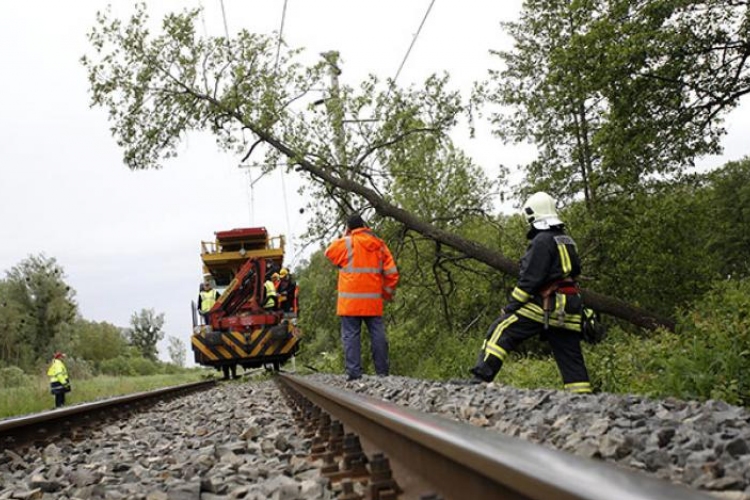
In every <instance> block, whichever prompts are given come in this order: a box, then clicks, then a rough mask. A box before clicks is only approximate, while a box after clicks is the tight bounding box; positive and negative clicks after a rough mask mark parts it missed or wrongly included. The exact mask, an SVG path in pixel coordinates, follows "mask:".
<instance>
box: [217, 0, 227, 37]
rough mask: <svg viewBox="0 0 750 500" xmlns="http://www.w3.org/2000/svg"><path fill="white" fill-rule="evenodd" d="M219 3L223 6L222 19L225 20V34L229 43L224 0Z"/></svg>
mask: <svg viewBox="0 0 750 500" xmlns="http://www.w3.org/2000/svg"><path fill="white" fill-rule="evenodd" d="M219 3H220V4H221V18H222V19H223V20H224V34H225V35H226V37H227V41H229V28H228V27H227V13H226V11H225V10H224V0H219Z"/></svg>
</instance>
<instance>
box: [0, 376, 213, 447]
mask: <svg viewBox="0 0 750 500" xmlns="http://www.w3.org/2000/svg"><path fill="white" fill-rule="evenodd" d="M215 384H216V382H215V381H214V380H206V381H201V382H192V383H189V384H182V385H176V386H171V387H164V388H161V389H155V390H152V391H144V392H136V393H133V394H127V395H125V396H117V397H113V398H109V399H103V400H101V401H92V402H90V403H82V404H77V405H73V406H67V407H63V408H58V409H55V410H51V411H46V412H41V413H35V414H32V415H24V416H21V417H12V418H8V419H5V420H0V450H3V449H5V448H6V447H13V446H18V445H20V444H23V443H24V442H26V441H28V440H30V439H39V438H42V437H46V436H49V435H53V434H57V433H60V432H64V431H68V430H70V429H74V428H75V427H77V426H80V425H90V424H91V423H92V419H96V418H106V417H111V416H112V414H113V413H115V412H117V411H118V410H120V409H130V408H131V407H133V406H140V405H144V404H150V403H155V402H158V401H160V400H162V399H164V398H166V397H169V396H179V395H181V394H184V393H189V392H193V391H198V390H202V389H207V388H209V387H212V386H214V385H215Z"/></svg>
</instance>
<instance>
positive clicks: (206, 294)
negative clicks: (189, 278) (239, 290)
mask: <svg viewBox="0 0 750 500" xmlns="http://www.w3.org/2000/svg"><path fill="white" fill-rule="evenodd" d="M201 288H202V290H201V292H200V293H199V294H198V311H200V313H201V316H202V317H203V321H204V322H205V323H206V324H208V322H209V321H208V312H209V311H210V310H211V308H212V307H213V306H214V304H216V301H217V300H218V299H219V296H220V295H221V294H220V293H219V291H218V290H216V289H214V287H213V285H212V284H211V280H206V281H204V282H203V283H202V284H201Z"/></svg>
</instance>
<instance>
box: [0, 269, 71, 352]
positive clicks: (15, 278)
mask: <svg viewBox="0 0 750 500" xmlns="http://www.w3.org/2000/svg"><path fill="white" fill-rule="evenodd" d="M4 289H5V290H4V293H5V298H4V300H3V303H4V304H5V308H4V310H5V311H7V312H8V313H9V316H8V319H7V320H6V325H7V327H8V329H9V332H12V333H9V335H12V336H13V337H14V338H16V339H17V341H18V342H21V343H23V344H26V345H27V346H28V347H29V349H30V352H29V354H30V355H31V357H32V360H34V361H35V360H40V359H47V358H48V357H49V355H50V354H51V352H52V350H54V349H64V348H67V347H68V340H69V339H68V335H69V333H70V327H71V325H72V323H73V322H74V320H75V318H76V315H77V309H78V308H77V305H76V303H75V291H74V290H73V289H72V288H71V287H70V286H69V285H68V284H67V283H65V272H64V270H63V268H62V266H60V265H59V264H58V263H57V261H56V260H55V259H54V258H47V257H45V256H44V255H32V256H29V257H27V258H26V259H24V260H23V261H21V262H20V263H19V264H18V265H16V266H14V267H13V268H11V270H10V271H8V272H7V273H6V284H5V287H4Z"/></svg>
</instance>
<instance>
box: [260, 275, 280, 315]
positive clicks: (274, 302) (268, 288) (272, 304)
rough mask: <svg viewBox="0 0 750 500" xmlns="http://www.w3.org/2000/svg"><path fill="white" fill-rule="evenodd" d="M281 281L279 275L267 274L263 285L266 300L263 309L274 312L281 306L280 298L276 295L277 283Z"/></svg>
mask: <svg viewBox="0 0 750 500" xmlns="http://www.w3.org/2000/svg"><path fill="white" fill-rule="evenodd" d="M278 281H279V274H278V273H276V272H273V273H271V274H270V275H269V274H266V281H265V283H263V291H264V292H265V293H264V299H263V309H268V310H274V309H277V308H278V306H279V298H278V294H277V293H276V283H278Z"/></svg>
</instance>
